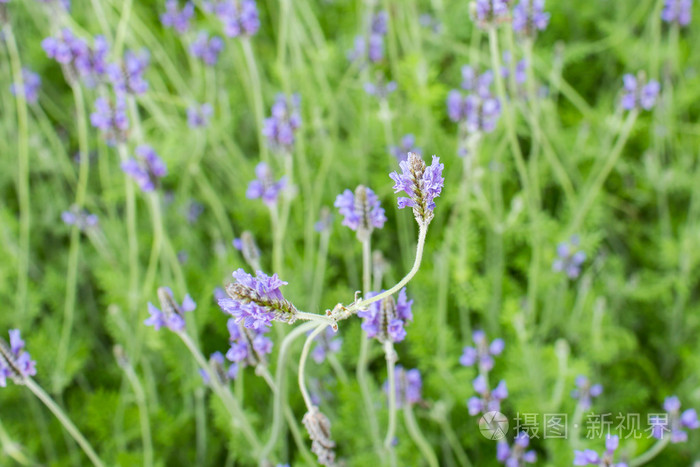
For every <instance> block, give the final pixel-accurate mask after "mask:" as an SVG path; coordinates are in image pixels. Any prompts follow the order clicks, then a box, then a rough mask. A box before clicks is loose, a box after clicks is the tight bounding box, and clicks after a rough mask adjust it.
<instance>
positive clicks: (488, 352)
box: [459, 331, 505, 372]
mask: <svg viewBox="0 0 700 467" xmlns="http://www.w3.org/2000/svg"><path fill="white" fill-rule="evenodd" d="M472 338H473V340H474V347H470V346H467V347H464V350H463V353H462V356H461V357H460V359H459V363H460V364H461V365H463V366H473V365H474V364H476V363H477V362H478V363H479V369H480V371H482V372H489V371H491V369H493V357H494V356H498V355H500V354H501V353H502V352H503V349H504V348H505V342H504V341H503V339H501V338H498V339H494V340H493V342H491V344H489V342H488V340H487V339H486V335H485V334H484V332H483V331H474V333H473V334H472Z"/></svg>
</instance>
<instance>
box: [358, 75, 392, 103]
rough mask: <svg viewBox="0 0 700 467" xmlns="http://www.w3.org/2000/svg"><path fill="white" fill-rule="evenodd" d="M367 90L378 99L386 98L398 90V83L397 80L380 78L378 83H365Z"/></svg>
mask: <svg viewBox="0 0 700 467" xmlns="http://www.w3.org/2000/svg"><path fill="white" fill-rule="evenodd" d="M364 87H365V92H366V93H367V94H369V95H370V96H374V97H376V98H378V99H380V100H381V99H386V98H387V97H389V94H391V93H392V92H394V91H396V89H397V88H398V85H397V84H396V81H389V82H384V80H383V79H378V80H377V82H376V83H370V82H367V83H365V86H364Z"/></svg>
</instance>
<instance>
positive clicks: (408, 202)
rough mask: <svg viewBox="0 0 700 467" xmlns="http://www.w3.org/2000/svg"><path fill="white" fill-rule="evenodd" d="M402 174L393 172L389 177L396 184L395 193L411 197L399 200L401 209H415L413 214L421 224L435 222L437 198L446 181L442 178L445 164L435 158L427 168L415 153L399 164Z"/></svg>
mask: <svg viewBox="0 0 700 467" xmlns="http://www.w3.org/2000/svg"><path fill="white" fill-rule="evenodd" d="M399 166H400V167H401V170H402V173H401V174H399V173H398V172H392V173H391V174H389V177H391V179H392V180H393V181H394V182H395V185H394V193H398V192H400V191H403V192H405V193H406V194H407V195H408V196H409V197H408V198H405V197H400V198H399V199H398V205H399V209H403V208H406V207H411V208H413V214H414V216H415V217H416V220H417V221H418V222H419V223H422V224H425V225H428V224H429V223H430V221H431V220H433V216H434V214H433V211H434V209H435V201H434V200H435V198H437V197H438V196H440V193H441V192H442V186H443V185H444V183H445V179H444V178H442V170H443V169H444V168H445V166H444V164H440V158H439V157H437V156H433V162H432V163H431V164H430V166H426V164H425V162H424V161H423V159H422V158H421V157H420V156H419V155H418V154H415V153H413V152H411V153H409V154H408V159H407V160H405V161H403V162H401V163H400V164H399Z"/></svg>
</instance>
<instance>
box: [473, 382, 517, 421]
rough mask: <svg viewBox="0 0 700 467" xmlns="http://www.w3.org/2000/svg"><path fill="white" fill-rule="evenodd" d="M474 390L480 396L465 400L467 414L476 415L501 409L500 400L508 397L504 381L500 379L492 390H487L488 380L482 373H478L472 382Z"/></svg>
mask: <svg viewBox="0 0 700 467" xmlns="http://www.w3.org/2000/svg"><path fill="white" fill-rule="evenodd" d="M472 385H473V386H474V390H475V391H476V392H477V393H478V394H479V395H480V396H481V397H477V396H472V397H470V398H469V400H468V401H467V409H468V410H469V415H477V414H479V413H482V412H483V413H486V412H492V411H496V412H499V411H500V410H501V401H502V400H503V399H505V398H506V397H508V388H507V387H506V382H505V381H503V380H501V381H500V382H499V383H498V385H497V386H496V388H495V389H494V390H493V391H490V390H489V386H488V382H487V381H486V377H485V376H484V375H479V376H477V377H476V379H474V381H473V382H472Z"/></svg>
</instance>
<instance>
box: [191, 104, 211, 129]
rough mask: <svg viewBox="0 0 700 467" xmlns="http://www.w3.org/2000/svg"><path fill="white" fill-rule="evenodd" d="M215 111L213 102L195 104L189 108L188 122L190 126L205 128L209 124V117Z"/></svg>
mask: <svg viewBox="0 0 700 467" xmlns="http://www.w3.org/2000/svg"><path fill="white" fill-rule="evenodd" d="M213 113H214V108H213V107H212V106H211V104H208V103H205V104H202V105H195V106H192V107H190V108H188V109H187V124H188V125H189V126H190V128H203V127H205V126H207V125H208V124H209V117H211V116H212V114H213Z"/></svg>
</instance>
